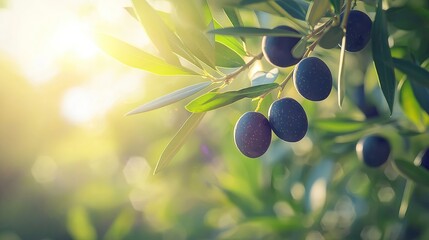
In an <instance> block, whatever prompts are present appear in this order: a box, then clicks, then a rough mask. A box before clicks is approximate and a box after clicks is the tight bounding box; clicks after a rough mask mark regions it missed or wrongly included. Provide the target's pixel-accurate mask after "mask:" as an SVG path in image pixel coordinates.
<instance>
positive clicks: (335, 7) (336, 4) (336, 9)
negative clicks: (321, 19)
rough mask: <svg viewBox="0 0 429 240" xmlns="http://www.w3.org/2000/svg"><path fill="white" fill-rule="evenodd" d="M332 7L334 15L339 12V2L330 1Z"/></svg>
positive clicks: (336, 0) (338, 0)
mask: <svg viewBox="0 0 429 240" xmlns="http://www.w3.org/2000/svg"><path fill="white" fill-rule="evenodd" d="M330 2H331V4H332V6H334V9H335V13H337V14H338V13H340V12H341V0H330Z"/></svg>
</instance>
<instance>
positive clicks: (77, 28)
mask: <svg viewBox="0 0 429 240" xmlns="http://www.w3.org/2000/svg"><path fill="white" fill-rule="evenodd" d="M51 42H52V46H53V49H52V51H55V52H57V54H58V55H62V54H65V53H71V54H72V56H73V57H74V56H76V57H78V58H80V59H83V60H85V59H90V58H91V57H94V56H95V55H96V54H97V52H98V51H99V50H98V47H97V46H96V45H95V43H94V40H93V39H92V37H91V27H90V25H89V24H88V23H85V22H83V21H81V20H79V19H78V18H74V19H69V20H68V21H66V22H63V23H62V24H60V25H59V26H58V28H57V29H56V31H55V32H54V33H53V34H52V38H51Z"/></svg>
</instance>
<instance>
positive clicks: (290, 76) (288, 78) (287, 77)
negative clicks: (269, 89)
mask: <svg viewBox="0 0 429 240" xmlns="http://www.w3.org/2000/svg"><path fill="white" fill-rule="evenodd" d="M293 71H294V69H293V70H292V71H290V73H289V74H288V75H287V76H286V78H285V79H284V80H283V81H282V82H281V83H280V90H279V93H278V94H277V98H280V94H281V93H282V92H283V89H284V88H285V86H286V84H287V83H288V82H289V80H290V79H291V78H292V75H293Z"/></svg>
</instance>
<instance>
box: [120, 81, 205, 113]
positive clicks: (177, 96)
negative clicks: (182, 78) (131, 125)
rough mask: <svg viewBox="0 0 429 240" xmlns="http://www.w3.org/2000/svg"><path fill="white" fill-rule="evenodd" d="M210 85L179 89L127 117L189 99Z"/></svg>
mask: <svg viewBox="0 0 429 240" xmlns="http://www.w3.org/2000/svg"><path fill="white" fill-rule="evenodd" d="M210 84H211V81H207V82H202V83H197V84H194V85H191V86H188V87H185V88H182V89H179V90H177V91H174V92H172V93H169V94H167V95H164V96H162V97H159V98H157V99H155V100H152V101H150V102H148V103H145V104H143V105H141V106H140V107H138V108H136V109H134V110H132V111H130V112H128V113H127V114H126V115H133V114H137V113H143V112H148V111H151V110H155V109H158V108H161V107H164V106H167V105H170V104H173V103H175V102H178V101H180V100H182V99H184V98H187V97H189V96H191V95H193V94H195V93H197V92H199V91H201V90H203V89H204V88H206V87H208V86H209V85H210Z"/></svg>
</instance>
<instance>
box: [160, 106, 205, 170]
mask: <svg viewBox="0 0 429 240" xmlns="http://www.w3.org/2000/svg"><path fill="white" fill-rule="evenodd" d="M204 115H205V113H192V114H191V116H189V118H188V119H187V120H186V121H185V123H184V124H183V125H182V127H180V129H179V131H178V132H177V133H176V135H175V136H174V137H173V139H172V140H171V141H170V143H168V145H167V147H166V148H165V149H164V151H163V152H162V155H161V157H160V158H159V160H158V163H157V164H156V167H155V170H154V172H153V174H157V173H158V172H159V171H161V170H162V169H164V168H165V167H166V166H167V165H168V164H169V163H170V161H171V159H172V158H173V157H174V156H175V155H176V154H177V153H178V152H179V150H180V149H181V148H182V146H183V144H185V142H186V139H187V138H188V137H189V135H191V133H192V132H193V131H194V130H195V128H197V126H198V124H199V123H200V122H201V120H202V119H203V117H204Z"/></svg>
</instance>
